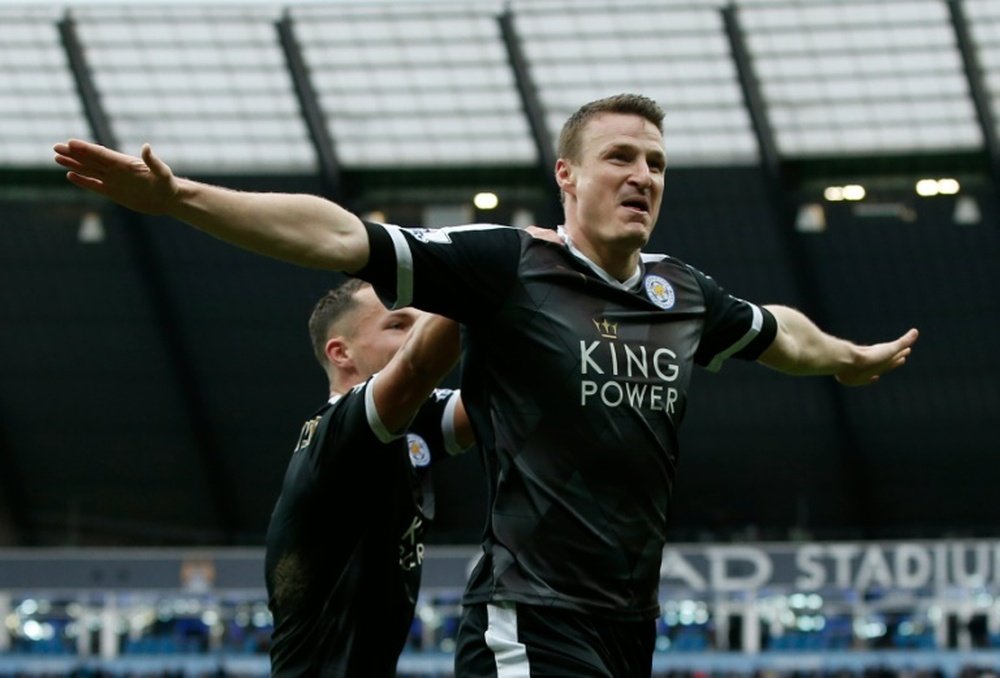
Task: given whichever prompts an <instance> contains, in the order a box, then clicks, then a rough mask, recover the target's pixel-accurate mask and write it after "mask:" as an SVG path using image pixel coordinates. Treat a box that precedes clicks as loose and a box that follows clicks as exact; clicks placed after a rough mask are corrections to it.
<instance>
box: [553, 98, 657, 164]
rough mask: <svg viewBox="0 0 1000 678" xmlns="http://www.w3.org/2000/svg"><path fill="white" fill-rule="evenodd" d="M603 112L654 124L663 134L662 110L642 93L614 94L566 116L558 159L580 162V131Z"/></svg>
mask: <svg viewBox="0 0 1000 678" xmlns="http://www.w3.org/2000/svg"><path fill="white" fill-rule="evenodd" d="M603 113H625V114H631V115H638V116H641V117H643V118H645V119H646V120H649V121H650V122H651V123H653V124H654V125H656V129H658V130H660V134H663V117H664V115H665V114H664V112H663V109H662V108H660V105H659V104H658V103H656V102H655V101H653V100H652V99H650V98H649V97H645V96H643V95H641V94H616V95H614V96H610V97H605V98H603V99H598V100H596V101H591V102H590V103H587V104H584V105H583V106H581V107H580V108H579V109H577V111H576V113H574V114H573V115H571V116H570V117H569V120H567V121H566V123H565V124H564V125H563V128H562V131H561V132H559V144H558V146H557V147H556V152H557V153H558V155H559V157H560V158H565V159H566V160H569V161H570V162H579V161H580V149H581V146H582V143H581V141H580V139H581V137H582V136H583V130H584V129H585V128H586V127H587V123H589V122H590V121H591V120H592V119H594V118H595V117H597V116H598V115H601V114H603Z"/></svg>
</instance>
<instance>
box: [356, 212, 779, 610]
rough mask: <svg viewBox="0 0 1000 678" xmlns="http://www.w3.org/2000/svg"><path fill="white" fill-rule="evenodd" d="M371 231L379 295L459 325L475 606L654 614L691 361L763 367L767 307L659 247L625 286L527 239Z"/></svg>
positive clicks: (514, 234) (476, 229) (453, 231)
mask: <svg viewBox="0 0 1000 678" xmlns="http://www.w3.org/2000/svg"><path fill="white" fill-rule="evenodd" d="M366 227H367V228H368V233H369V241H370V244H371V258H370V260H369V263H368V265H367V266H366V267H365V269H364V270H362V271H360V272H359V273H358V275H359V276H360V277H362V278H364V279H366V280H369V281H370V282H372V283H373V284H374V286H375V288H376V290H377V291H378V293H379V295H380V296H381V297H382V300H383V301H384V302H386V304H387V305H395V306H397V307H400V306H408V305H413V306H416V307H418V308H422V309H425V310H428V311H433V312H435V313H440V314H442V315H446V316H449V317H451V318H454V319H455V320H458V321H460V322H461V323H463V324H464V326H465V334H464V344H463V346H464V350H465V353H464V356H463V366H462V369H463V372H462V398H463V401H464V403H465V406H466V410H467V411H468V413H469V417H470V419H471V421H472V424H473V426H474V428H475V432H476V436H477V442H478V443H479V447H480V450H481V452H482V453H483V455H484V460H485V465H486V469H487V474H486V475H487V482H488V483H489V499H490V511H489V518H488V523H487V525H486V527H485V531H484V537H483V549H484V555H483V558H482V560H481V561H480V563H479V566H478V567H477V569H476V571H475V572H474V573H473V575H472V578H471V580H470V582H469V586H468V589H467V591H466V595H465V601H466V602H469V603H472V602H482V601H487V600H507V601H516V602H524V603H530V604H537V605H555V606H559V607H564V608H569V609H575V610H581V611H587V612H592V613H597V614H602V615H605V616H609V617H613V618H619V619H626V620H627V619H644V618H651V617H655V616H656V614H657V613H658V609H659V608H658V602H657V593H658V590H659V567H660V562H661V558H662V552H663V547H664V544H665V541H666V529H667V524H668V517H669V510H670V497H671V490H672V485H673V481H674V476H675V469H676V465H677V459H678V449H677V428H678V426H679V425H680V423H681V420H682V419H683V417H684V409H685V406H686V403H687V390H688V384H689V382H690V378H691V371H692V368H693V365H695V364H698V365H702V366H705V367H708V368H709V369H712V370H716V369H718V368H719V367H720V366H721V364H722V362H723V361H724V360H726V359H727V358H729V357H737V358H742V359H754V358H756V357H757V356H758V355H759V354H760V353H761V352H762V351H763V350H764V349H765V348H766V347H767V346H768V345H769V344H770V343H771V341H772V340H773V338H774V335H775V322H774V319H773V317H772V316H771V314H770V313H768V312H767V311H766V310H765V309H762V308H760V307H759V306H757V305H754V304H751V303H749V302H746V301H743V300H741V299H737V298H735V297H733V296H731V295H729V294H727V293H725V292H724V291H723V290H722V289H721V288H720V287H719V285H717V284H716V283H715V282H714V281H713V280H712V279H711V278H709V277H708V276H706V275H704V274H702V273H700V272H699V271H697V270H696V269H694V268H692V267H691V266H688V265H687V264H684V263H683V262H681V261H678V260H677V259H674V258H671V257H668V256H664V255H645V254H644V255H643V256H642V262H641V265H640V267H639V270H638V271H637V273H636V275H635V276H634V277H633V279H631V280H629V281H626V282H625V283H620V282H618V281H616V280H614V279H612V278H610V277H609V276H608V275H607V274H606V273H604V272H603V271H601V270H600V269H598V268H597V267H596V266H594V265H593V264H592V263H590V262H589V261H588V260H586V258H585V257H583V255H582V254H580V253H578V252H576V251H575V250H574V249H573V248H572V246H564V245H557V244H555V243H550V242H547V241H543V240H539V239H534V238H532V237H531V236H530V235H528V234H527V233H525V232H524V231H521V230H519V229H513V228H507V227H498V226H482V225H479V226H475V225H474V226H464V227H456V228H446V229H437V230H423V229H401V228H398V227H395V226H386V225H378V224H367V225H366Z"/></svg>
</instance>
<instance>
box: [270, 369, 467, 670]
mask: <svg viewBox="0 0 1000 678" xmlns="http://www.w3.org/2000/svg"><path fill="white" fill-rule="evenodd" d="M377 378H378V377H377V376H376V377H374V379H377ZM371 383H372V380H368V381H367V382H365V383H363V384H360V385H358V386H356V387H355V388H353V389H352V390H351V391H350V392H348V393H347V394H345V395H343V396H340V397H336V398H333V399H331V400H330V402H329V403H327V404H326V405H324V406H323V407H322V408H321V409H320V410H319V411H317V412H316V414H315V415H314V416H313V418H312V419H310V420H309V421H307V422H306V423H305V425H304V426H303V428H302V432H301V434H300V435H299V439H298V442H297V443H296V446H295V451H294V453H293V454H292V459H291V461H290V463H289V465H288V470H287V472H286V474H285V480H284V484H283V486H282V490H281V496H280V497H279V498H278V501H277V504H276V505H275V508H274V511H273V513H272V515H271V523H270V525H269V527H268V531H267V550H266V555H265V570H266V582H267V593H268V605H269V607H270V609H271V613H272V615H273V617H274V632H273V634H272V639H271V640H272V642H271V675H272V676H350V677H352V678H353V677H354V676H376V677H377V676H393V675H395V668H396V661H397V659H398V657H399V653H400V651H401V650H402V648H403V645H404V643H405V641H406V637H407V634H408V632H409V629H410V624H411V623H412V620H413V612H414V606H415V603H416V598H417V592H418V587H419V585H420V569H421V563H422V560H423V531H424V527H425V523H426V522H427V520H429V518H430V517H431V516H428V515H426V513H425V511H423V510H422V507H423V506H426V505H427V502H428V501H429V500H430V497H429V496H427V492H428V489H429V487H430V486H429V483H428V482H426V481H427V480H428V479H429V476H428V474H429V464H430V463H431V460H432V459H440V458H441V457H444V456H446V455H445V454H443V453H444V452H448V453H455V452H457V451H459V449H458V444H457V442H456V441H455V438H454V429H453V426H452V423H453V419H454V406H455V403H456V399H457V396H458V392H457V391H449V390H446V389H439V390H437V391H435V392H434V394H433V395H432V396H431V397H430V398H429V399H428V401H427V403H426V404H425V405H424V406H423V407H422V408H421V410H420V412H419V413H418V414H417V416H416V418H415V419H414V421H413V423H412V424H411V426H410V427H409V428H408V431H409V433H407V434H406V435H402V436H394V435H392V434H391V433H390V432H389V431H387V430H386V428H385V426H384V425H383V424H382V422H381V420H380V419H379V417H378V413H377V412H376V410H375V407H374V403H373V402H372V399H371V389H370V385H371ZM422 481H423V482H422Z"/></svg>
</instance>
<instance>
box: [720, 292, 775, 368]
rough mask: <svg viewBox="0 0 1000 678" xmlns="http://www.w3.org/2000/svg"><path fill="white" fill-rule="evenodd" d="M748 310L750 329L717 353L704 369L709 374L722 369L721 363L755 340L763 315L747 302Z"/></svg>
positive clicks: (754, 305) (755, 306) (762, 322)
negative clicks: (749, 311)
mask: <svg viewBox="0 0 1000 678" xmlns="http://www.w3.org/2000/svg"><path fill="white" fill-rule="evenodd" d="M746 303H747V305H748V306H750V309H751V310H752V311H753V320H751V322H750V329H748V330H747V331H746V334H744V335H743V336H742V337H740V339H739V341H737V342H736V343H735V344H733V345H732V346H730V347H729V348H727V349H726V350H725V351H723V352H722V353H717V354H716V355H715V357H714V358H712V362H711V363H709V364H708V367H707V368H706V369H707V370H708V371H709V372H718V371H719V370H721V369H722V363H724V362H725V361H726V360H728V359H729V358H731V357H732V356H733V354H735V353H738V352H739V351H741V350H742V349H743V348H744V347H745V346H746V345H747V344H749V343H750V342H751V341H753V340H754V339H756V338H757V335H758V334H760V330H761V328H762V327H764V313H763V312H762V311H761V310H760V308H759V307H758V306H757V305H756V304H751V303H750V302H749V301H748V302H746Z"/></svg>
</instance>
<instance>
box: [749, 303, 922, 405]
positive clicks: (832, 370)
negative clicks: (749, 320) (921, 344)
mask: <svg viewBox="0 0 1000 678" xmlns="http://www.w3.org/2000/svg"><path fill="white" fill-rule="evenodd" d="M765 308H766V309H767V310H768V311H770V312H771V313H772V314H773V315H774V317H775V319H776V320H777V322H778V333H777V335H776V336H775V338H774V341H773V342H772V343H771V345H770V346H769V347H768V348H767V350H765V351H764V353H763V354H761V356H760V358H758V362H760V363H761V364H763V365H767V366H768V367H771V368H773V369H776V370H778V371H779V372H784V373H785V374H792V375H802V376H805V375H833V376H834V377H836V379H837V381H839V382H840V383H841V384H844V385H845V386H865V385H868V384H874V383H875V382H876V381H878V380H879V377H881V376H882V375H883V374H885V373H887V372H891V371H892V370H894V369H896V368H897V367H900V366H902V365H903V364H904V363H905V362H906V359H907V358H908V357H909V355H910V353H911V352H912V351H913V344H914V343H915V342H916V341H917V337H918V335H919V332H917V330H916V329H911V330H908V331H907V332H906V333H905V334H903V335H902V336H901V337H899V338H898V339H894V340H892V341H886V342H883V343H880V344H871V345H859V344H855V343H853V342H851V341H847V340H846V339H839V338H837V337H834V336H832V335H829V334H827V333H826V332H823V331H822V330H821V329H819V328H818V327H817V326H816V324H815V323H813V322H812V321H811V320H810V319H809V318H807V317H806V316H805V315H804V314H803V313H801V312H800V311H797V310H795V309H793V308H789V307H787V306H775V305H771V306H765Z"/></svg>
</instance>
